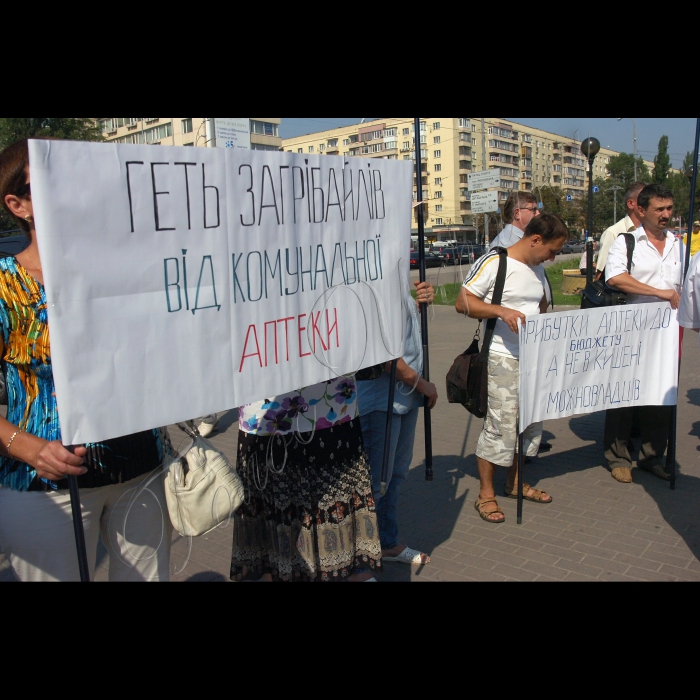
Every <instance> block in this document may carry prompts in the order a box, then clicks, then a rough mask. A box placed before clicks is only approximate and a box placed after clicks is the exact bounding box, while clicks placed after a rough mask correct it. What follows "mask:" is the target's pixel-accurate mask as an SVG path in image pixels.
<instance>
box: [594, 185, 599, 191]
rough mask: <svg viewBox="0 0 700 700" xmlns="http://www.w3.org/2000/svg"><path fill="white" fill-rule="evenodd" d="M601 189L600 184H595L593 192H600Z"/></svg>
mask: <svg viewBox="0 0 700 700" xmlns="http://www.w3.org/2000/svg"><path fill="white" fill-rule="evenodd" d="M599 190H600V188H599V187H598V185H593V192H594V193H596V192H598V191H599Z"/></svg>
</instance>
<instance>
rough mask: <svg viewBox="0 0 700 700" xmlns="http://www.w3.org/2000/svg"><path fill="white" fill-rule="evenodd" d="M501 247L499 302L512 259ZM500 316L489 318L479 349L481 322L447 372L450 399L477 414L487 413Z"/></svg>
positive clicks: (496, 297) (496, 289)
mask: <svg viewBox="0 0 700 700" xmlns="http://www.w3.org/2000/svg"><path fill="white" fill-rule="evenodd" d="M497 250H498V256H499V261H498V273H497V274H496V284H495V285H494V289H493V297H492V299H491V303H492V304H495V305H496V306H498V305H499V304H500V303H501V299H502V297H503V287H504V286H505V282H506V270H507V267H508V263H507V262H506V259H507V258H508V253H507V251H506V249H505V248H497ZM497 320H498V319H495V318H490V319H489V320H488V321H487V322H486V332H485V333H484V343H483V345H482V346H481V352H479V336H480V333H481V322H479V327H478V328H477V329H476V333H475V334H474V339H473V340H472V344H471V345H470V346H469V348H468V349H467V350H465V351H464V352H463V353H462V354H461V355H459V356H457V358H455V361H454V362H453V363H452V367H450V371H449V372H448V373H447V377H446V380H447V400H448V402H449V403H461V404H462V406H464V408H466V409H467V411H469V413H472V414H474V415H475V416H476V417H477V418H483V417H484V416H485V415H486V407H487V405H488V382H489V378H488V359H489V348H490V347H491V340H492V339H493V331H494V328H495V327H496V321H497Z"/></svg>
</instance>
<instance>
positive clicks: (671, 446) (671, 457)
mask: <svg viewBox="0 0 700 700" xmlns="http://www.w3.org/2000/svg"><path fill="white" fill-rule="evenodd" d="M699 150H700V118H698V119H696V120H695V150H694V151H693V176H692V178H691V180H690V207H689V211H688V238H687V239H686V240H687V244H686V249H685V264H684V265H683V283H685V278H686V276H687V274H688V267H689V266H690V246H691V243H692V237H693V228H692V226H691V222H692V221H693V220H694V218H695V188H696V186H697V182H698V155H699V154H698V151H699ZM679 342H680V339H679ZM680 378H681V358H680V348H679V357H678V381H679V383H680ZM677 417H678V406H677V405H676V406H672V407H671V434H670V435H669V440H668V455H667V456H666V466H668V467H669V468H670V470H671V478H670V480H669V481H670V487H671V490H674V489H675V488H676V432H677Z"/></svg>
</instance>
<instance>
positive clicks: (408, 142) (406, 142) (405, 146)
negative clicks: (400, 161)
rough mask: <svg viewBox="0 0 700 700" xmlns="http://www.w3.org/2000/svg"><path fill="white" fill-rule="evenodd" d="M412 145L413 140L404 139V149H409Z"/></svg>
mask: <svg viewBox="0 0 700 700" xmlns="http://www.w3.org/2000/svg"><path fill="white" fill-rule="evenodd" d="M410 147H411V142H410V141H404V142H403V149H402V150H404V151H407V150H408V149H409V148H410Z"/></svg>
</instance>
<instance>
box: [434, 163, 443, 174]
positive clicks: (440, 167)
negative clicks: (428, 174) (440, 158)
mask: <svg viewBox="0 0 700 700" xmlns="http://www.w3.org/2000/svg"><path fill="white" fill-rule="evenodd" d="M433 168H434V169H435V172H436V173H439V172H440V171H441V170H442V165H440V163H435V165H434V166H433Z"/></svg>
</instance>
